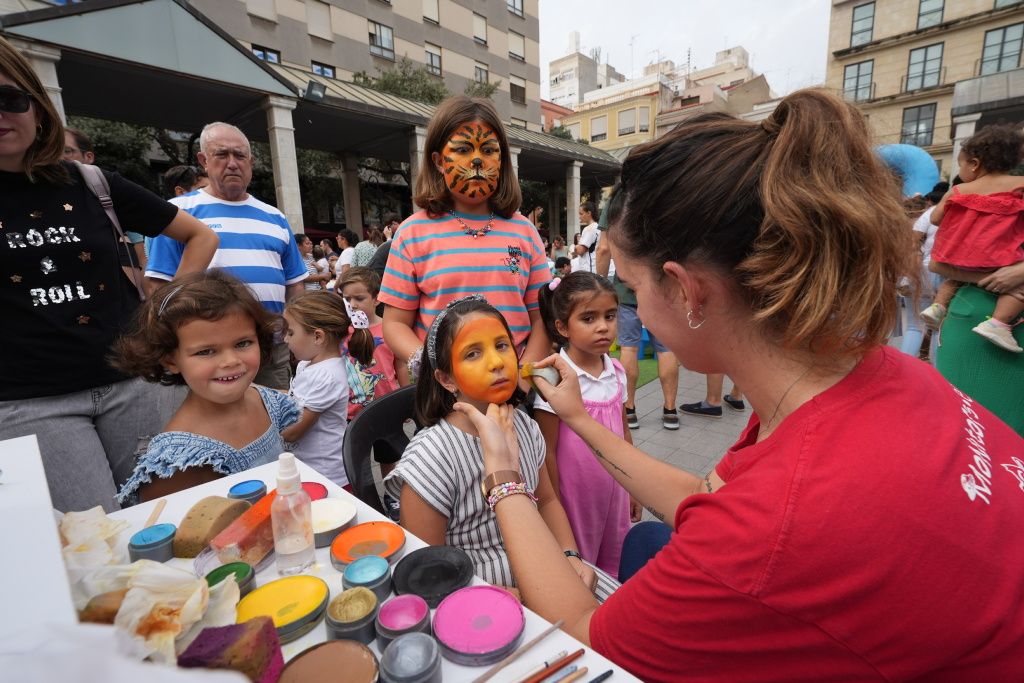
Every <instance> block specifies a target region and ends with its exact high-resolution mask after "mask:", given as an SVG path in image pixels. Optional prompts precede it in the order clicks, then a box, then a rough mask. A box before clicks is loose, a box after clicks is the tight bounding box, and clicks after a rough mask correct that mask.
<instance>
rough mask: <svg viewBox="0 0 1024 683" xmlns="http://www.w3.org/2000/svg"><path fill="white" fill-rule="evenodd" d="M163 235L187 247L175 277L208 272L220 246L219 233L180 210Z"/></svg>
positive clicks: (182, 254)
mask: <svg viewBox="0 0 1024 683" xmlns="http://www.w3.org/2000/svg"><path fill="white" fill-rule="evenodd" d="M163 234H164V235H167V236H168V237H170V238H171V239H174V240H177V241H178V242H181V243H182V244H183V245H185V249H184V251H183V252H182V253H181V261H180V262H179V263H178V270H177V272H176V273H175V274H174V277H181V276H182V275H187V274H188V273H200V272H202V271H204V270H206V268H207V267H208V266H209V265H210V261H212V260H213V255H214V253H216V251H217V247H218V246H219V244H220V238H218V237H217V233H215V232H214V231H213V230H211V229H210V228H208V227H207V226H206V224H205V223H203V222H202V221H200V220H199V219H197V218H195V217H193V216H192V215H190V214H188V213H186V212H184V211H182V210H181V209H178V213H177V214H176V215H175V216H174V219H173V220H172V221H171V222H170V223H169V224H168V225H167V227H166V228H164V231H163Z"/></svg>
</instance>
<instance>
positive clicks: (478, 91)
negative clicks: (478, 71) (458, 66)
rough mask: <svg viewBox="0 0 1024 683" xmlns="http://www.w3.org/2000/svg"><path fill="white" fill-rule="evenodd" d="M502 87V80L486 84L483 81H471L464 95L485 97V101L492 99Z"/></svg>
mask: <svg viewBox="0 0 1024 683" xmlns="http://www.w3.org/2000/svg"><path fill="white" fill-rule="evenodd" d="M500 86H501V79H498V80H496V81H494V82H493V83H484V82H483V81H470V82H469V83H467V84H466V88H465V90H463V91H462V92H463V94H465V95H468V96H469V97H483V98H484V99H490V98H491V97H492V96H493V95H494V93H496V92H497V91H498V88H499V87H500Z"/></svg>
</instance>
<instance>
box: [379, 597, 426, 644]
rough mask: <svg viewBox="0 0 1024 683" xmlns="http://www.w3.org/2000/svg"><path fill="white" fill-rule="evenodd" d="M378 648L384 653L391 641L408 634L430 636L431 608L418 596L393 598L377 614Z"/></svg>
mask: <svg viewBox="0 0 1024 683" xmlns="http://www.w3.org/2000/svg"><path fill="white" fill-rule="evenodd" d="M376 626H377V646H378V647H380V649H381V652H383V651H384V648H386V647H387V646H388V645H389V644H391V641H392V640H394V639H395V638H398V637H399V636H402V635H405V634H406V633H426V634H427V635H430V607H429V606H428V605H427V601H426V600H424V599H423V598H421V597H420V596H418V595H399V596H398V597H396V598H391V599H390V600H388V601H387V602H385V603H384V604H383V605H381V608H380V611H379V612H377V624H376Z"/></svg>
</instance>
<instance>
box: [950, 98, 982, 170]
mask: <svg viewBox="0 0 1024 683" xmlns="http://www.w3.org/2000/svg"><path fill="white" fill-rule="evenodd" d="M980 119H981V112H978V113H976V114H964V115H962V116H954V117H953V163H952V164H951V165H950V167H949V179H950V180H952V179H953V176H955V175H956V173H957V171H956V169H957V165H956V158H957V157H958V156H960V146H961V145H962V144H963V143H964V140H966V139H967V138H969V137H971V136H972V135H974V133H975V132H976V131H975V128H976V127H977V125H978V121H979V120H980Z"/></svg>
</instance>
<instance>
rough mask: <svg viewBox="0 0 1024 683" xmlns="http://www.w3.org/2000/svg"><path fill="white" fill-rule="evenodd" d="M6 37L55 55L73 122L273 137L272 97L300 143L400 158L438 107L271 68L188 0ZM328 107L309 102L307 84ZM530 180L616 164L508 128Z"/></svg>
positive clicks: (595, 175) (585, 176)
mask: <svg viewBox="0 0 1024 683" xmlns="http://www.w3.org/2000/svg"><path fill="white" fill-rule="evenodd" d="M0 30H2V32H3V33H4V34H7V35H9V36H16V37H19V38H24V39H28V40H32V41H36V42H39V43H44V44H47V45H50V46H53V47H56V48H58V49H59V50H60V51H61V58H60V62H59V63H58V66H57V74H58V78H59V80H60V86H61V88H62V92H61V96H62V98H63V100H64V106H65V109H66V111H67V112H68V113H69V114H77V115H82V116H91V117H96V118H102V119H109V120H113V121H124V122H128V123H135V124H141V125H147V126H154V127H160V128H168V129H171V130H178V131H187V132H198V131H199V130H200V129H201V128H202V127H203V125H205V124H207V123H209V122H211V121H227V122H229V123H233V124H235V125H237V126H238V127H239V128H241V129H242V130H243V131H244V132H245V133H246V135H248V136H249V137H250V138H251V139H253V140H259V141H267V140H268V134H267V123H266V116H265V114H264V112H263V105H264V103H265V101H266V98H267V96H268V95H275V96H281V97H287V98H290V99H293V100H297V106H296V110H295V112H294V114H293V121H294V127H295V143H296V146H298V147H301V148H306V149H318V150H325V151H332V152H353V153H356V154H359V155H361V156H370V157H378V158H382V159H388V160H392V161H407V160H408V158H409V134H410V133H411V132H412V130H413V128H414V127H415V126H425V125H427V122H428V121H429V120H430V117H431V116H432V115H433V113H434V107H433V106H431V105H427V104H423V103H420V102H415V101H413V100H408V99H405V98H402V97H397V96H395V95H389V94H387V93H381V92H378V91H376V90H372V89H370V88H366V87H362V86H358V85H355V84H354V83H347V82H344V81H339V80H335V79H329V78H323V77H321V76H318V75H316V74H313V73H311V72H309V71H306V70H303V69H299V68H296V67H292V66H286V65H278V64H267V63H265V62H262V61H260V60H258V59H256V57H255V56H254V55H253V54H252V52H251V51H250V50H249V49H248V48H246V47H245V46H244V45H242V44H241V43H239V42H238V41H237V40H235V39H234V38H232V37H231V36H230V35H228V34H227V33H226V32H224V31H223V30H222V29H221V28H220V27H219V26H217V25H216V24H215V23H214V22H213V21H212V20H211V19H209V18H208V17H207V16H205V15H204V14H203V13H202V12H200V11H199V10H197V9H196V8H195V7H193V6H192V5H190V4H189V3H188V2H187V1H186V0H91V1H90V2H87V3H80V4H72V5H65V6H54V7H47V8H45V9H38V10H33V11H28V12H19V13H16V14H8V15H5V16H3V17H0ZM311 80H312V81H316V82H318V83H321V84H323V86H324V89H325V93H326V94H325V97H324V99H323V100H322V101H312V100H309V99H304V98H303V97H302V93H304V92H305V90H306V86H307V85H308V83H309V81H311ZM508 135H509V139H510V142H511V143H512V144H513V145H515V146H517V147H519V148H521V149H522V152H521V153H520V155H519V159H518V163H519V174H520V176H522V177H523V178H524V179H528V180H538V181H546V182H558V183H562V182H564V181H565V168H566V165H567V164H568V163H569V162H572V161H579V162H582V164H583V167H582V168H581V169H580V176H581V181H582V183H584V184H585V185H607V184H611V183H612V182H613V181H614V179H615V177H616V176H617V175H618V172H619V168H620V164H619V162H618V160H617V159H615V158H614V157H613V156H611V155H609V154H607V153H606V152H603V151H601V150H598V149H596V148H593V147H590V146H588V145H584V144H582V143H578V142H574V141H571V140H563V139H561V138H557V137H554V136H552V135H547V134H545V133H537V132H533V131H529V130H524V129H521V128H514V127H509V129H508Z"/></svg>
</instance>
